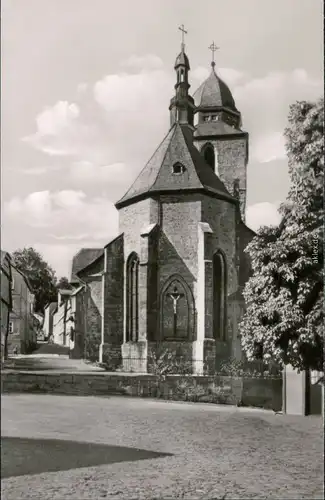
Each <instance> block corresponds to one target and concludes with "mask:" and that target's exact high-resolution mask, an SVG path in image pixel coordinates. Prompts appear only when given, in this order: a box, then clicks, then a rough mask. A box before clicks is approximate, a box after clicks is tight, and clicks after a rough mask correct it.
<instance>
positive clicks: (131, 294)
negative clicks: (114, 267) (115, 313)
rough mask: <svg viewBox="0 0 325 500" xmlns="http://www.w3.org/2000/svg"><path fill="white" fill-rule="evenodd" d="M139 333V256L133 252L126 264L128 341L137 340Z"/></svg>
mask: <svg viewBox="0 0 325 500" xmlns="http://www.w3.org/2000/svg"><path fill="white" fill-rule="evenodd" d="M138 334H139V257H138V255H137V254H136V253H134V252H133V253H131V255H130V256H129V258H128V261H127V265H126V341H127V342H129V341H131V342H136V341H137V340H138Z"/></svg>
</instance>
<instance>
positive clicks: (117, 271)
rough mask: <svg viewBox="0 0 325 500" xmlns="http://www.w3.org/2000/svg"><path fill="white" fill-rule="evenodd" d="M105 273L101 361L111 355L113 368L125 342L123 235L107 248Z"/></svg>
mask: <svg viewBox="0 0 325 500" xmlns="http://www.w3.org/2000/svg"><path fill="white" fill-rule="evenodd" d="M105 252H106V269H105V274H104V321H103V334H104V338H103V340H104V345H102V346H101V349H102V353H101V361H102V362H104V363H106V362H107V358H108V357H109V359H110V363H111V364H112V368H114V367H116V366H118V365H119V364H120V362H121V345H122V343H123V286H124V252H123V235H120V236H118V237H117V238H116V239H115V240H114V241H112V242H111V243H110V244H109V245H108V246H107V247H106V248H105Z"/></svg>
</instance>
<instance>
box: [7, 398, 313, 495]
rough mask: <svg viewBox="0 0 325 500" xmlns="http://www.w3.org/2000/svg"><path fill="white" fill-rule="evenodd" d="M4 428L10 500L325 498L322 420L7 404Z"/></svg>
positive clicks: (156, 406) (65, 401)
mask: <svg viewBox="0 0 325 500" xmlns="http://www.w3.org/2000/svg"><path fill="white" fill-rule="evenodd" d="M1 420H2V438H3V444H2V477H3V480H2V494H3V498H5V499H6V500H18V499H35V500H36V499H39V500H41V499H42V500H50V499H57V500H59V499H60V500H62V499H66V498H69V499H73V500H77V499H84V500H86V499H98V498H110V499H121V500H122V499H136V498H137V499H140V498H141V499H148V500H149V499H153V498H161V499H163V498H173V499H175V498H186V499H198V498H202V499H203V498H204V499H208V498H209V499H214V498H222V497H223V496H224V495H226V498H229V499H233V498H242V499H248V498H256V499H257V498H265V499H266V498H268V499H269V498H281V499H294V498H313V499H320V498H323V493H322V491H323V490H322V478H323V449H322V441H323V431H322V420H321V418H317V417H288V416H282V415H274V414H273V413H272V412H268V411H263V410H260V411H259V410H249V409H238V408H234V407H229V406H225V407H221V406H220V407H218V406H213V405H201V404H186V403H173V402H158V401H153V400H142V399H132V398H118V397H108V398H99V397H67V396H51V395H5V396H2V419H1ZM18 438H19V439H18Z"/></svg>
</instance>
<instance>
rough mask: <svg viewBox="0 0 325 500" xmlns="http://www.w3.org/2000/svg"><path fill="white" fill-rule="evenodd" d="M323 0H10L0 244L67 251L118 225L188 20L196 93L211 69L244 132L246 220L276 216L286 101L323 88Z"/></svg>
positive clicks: (53, 253)
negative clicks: (213, 66) (119, 211)
mask: <svg viewBox="0 0 325 500" xmlns="http://www.w3.org/2000/svg"><path fill="white" fill-rule="evenodd" d="M322 10H323V7H322V1H321V0H273V1H272V2H267V1H266V0H264V1H262V0H227V1H225V0H200V2H198V1H197V0H155V1H152V0H137V1H136V2H135V1H132V0H120V1H119V2H115V1H112V0H3V2H2V40H1V41H2V44H1V45H2V81H1V95H2V100H1V123H2V138H1V195H2V196H1V226H2V227H1V247H2V248H3V249H6V250H8V251H10V252H12V251H14V250H16V249H18V248H23V247H29V246H32V247H34V248H35V249H36V250H38V251H39V252H40V253H41V254H42V256H43V257H44V258H45V260H46V261H47V262H48V263H49V264H50V265H51V266H52V267H53V268H54V270H55V271H56V274H57V276H58V277H60V276H69V275H70V266H71V259H72V256H73V255H74V254H75V253H76V252H77V251H78V250H79V249H80V248H82V247H101V246H103V245H105V244H106V243H108V242H109V241H110V240H111V239H112V238H114V237H115V236H116V235H117V234H118V214H117V211H116V209H115V207H114V203H115V202H116V201H117V200H118V199H120V198H121V197H122V196H123V194H124V193H125V192H126V191H127V189H128V188H129V187H130V185H131V184H132V181H133V180H134V179H135V177H136V176H137V174H138V173H139V171H140V170H141V169H142V168H143V167H144V165H145V163H146V162H147V161H148V159H149V158H150V156H151V155H152V153H153V152H154V150H155V149H156V147H157V145H158V144H159V143H160V141H161V140H162V139H163V137H164V136H165V135H166V133H167V132H168V127H169V111H168V106H169V101H170V99H171V98H172V97H173V94H174V83H175V74H174V69H173V65H174V61H175V58H176V56H177V54H178V53H179V50H180V42H181V37H180V31H179V30H178V27H179V26H180V25H181V24H184V25H185V28H186V29H187V31H188V34H187V35H186V40H185V42H186V52H187V54H188V57H189V60H190V65H191V72H190V76H189V78H190V83H191V89H190V92H194V91H195V90H196V88H197V87H198V86H199V84H200V83H201V82H202V81H203V80H204V79H205V78H206V77H207V76H208V74H209V72H210V62H211V52H210V51H209V49H208V47H209V46H210V44H211V43H212V41H214V42H215V43H216V45H217V46H218V47H220V49H219V50H218V51H217V52H216V56H215V57H216V71H217V73H218V74H219V75H220V76H221V77H222V78H223V79H224V81H225V82H226V83H227V84H228V86H229V87H230V89H231V91H232V93H233V96H234V98H235V101H236V105H237V108H238V109H239V110H240V111H241V113H242V118H243V129H244V130H246V131H247V132H248V133H249V136H250V142H249V151H250V160H249V165H248V171H247V174H248V179H247V182H248V198H247V225H248V226H249V227H251V228H252V229H257V228H258V227H259V226H260V225H265V224H276V223H277V222H278V220H279V215H278V212H277V208H278V206H279V204H280V203H281V202H283V201H284V200H285V198H286V195H287V191H288V187H289V178H288V167H287V159H286V155H285V145H284V139H283V131H284V128H285V127H286V125H287V115H288V110H289V105H290V104H292V103H293V102H295V101H296V100H305V99H306V100H315V99H317V98H318V97H320V96H321V95H322V94H323V63H322V61H323V12H322Z"/></svg>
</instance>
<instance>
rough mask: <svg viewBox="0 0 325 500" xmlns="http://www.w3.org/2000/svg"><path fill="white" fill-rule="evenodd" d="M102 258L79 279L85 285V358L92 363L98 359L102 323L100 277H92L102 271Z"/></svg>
mask: <svg viewBox="0 0 325 500" xmlns="http://www.w3.org/2000/svg"><path fill="white" fill-rule="evenodd" d="M103 266H104V258H103V257H102V258H101V259H99V260H98V261H96V262H95V263H94V264H93V265H92V266H89V267H88V268H87V269H86V270H85V272H84V273H80V277H81V279H82V280H83V281H84V282H86V283H87V290H88V293H87V301H86V324H85V344H84V346H85V358H86V359H90V360H92V361H98V359H99V346H100V343H101V322H102V306H103V304H102V277H101V275H99V276H93V275H94V274H98V273H101V272H102V271H103Z"/></svg>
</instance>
